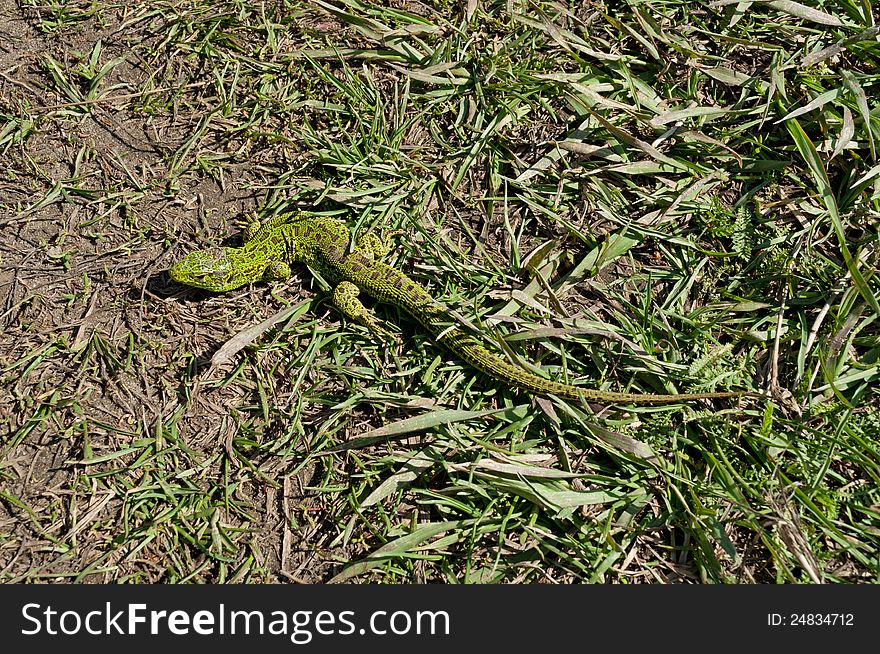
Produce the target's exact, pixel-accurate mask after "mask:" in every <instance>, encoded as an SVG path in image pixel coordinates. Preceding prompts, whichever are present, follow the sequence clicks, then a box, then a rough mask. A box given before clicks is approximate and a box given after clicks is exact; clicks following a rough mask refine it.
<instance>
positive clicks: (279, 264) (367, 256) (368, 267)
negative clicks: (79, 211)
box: [169, 213, 762, 404]
mask: <svg viewBox="0 0 880 654" xmlns="http://www.w3.org/2000/svg"><path fill="white" fill-rule="evenodd" d="M399 233H401V232H400V231H393V232H389V233H385V234H380V233H378V232H376V231H375V230H366V231H364V232H362V233H361V234H360V235H358V237H357V238H356V239H355V240H354V242H353V243H352V236H351V231H350V230H349V228H348V226H347V225H346V224H345V223H344V222H342V221H340V220H338V219H336V218H332V217H328V216H320V215H308V214H291V213H288V214H281V215H279V216H277V217H275V218H274V219H272V220H270V221H269V222H267V223H266V224H264V225H260V223H259V222H258V221H256V220H254V221H251V222H248V223H246V224H245V226H244V243H243V245H242V246H241V247H237V248H236V247H211V248H207V249H203V250H196V251H194V252H191V253H190V254H188V255H186V256H185V257H184V258H182V259H180V260H179V261H177V262H176V263H175V264H174V265H172V267H171V269H170V270H169V274H170V276H171V278H172V279H173V280H175V281H176V282H179V283H181V284H185V285H187V286H192V287H195V288H200V289H203V290H207V291H213V292H218V293H223V292H226V291H231V290H233V289H236V288H240V287H242V286H245V285H248V284H253V283H256V282H261V281H267V282H268V281H277V280H285V279H288V278H289V277H290V276H291V275H292V270H291V265H293V264H295V263H304V264H306V265H308V266H310V267H312V268H313V269H314V270H315V271H317V272H318V273H320V274H321V275H322V276H323V277H324V278H325V279H327V281H328V282H330V283H331V284H333V285H334V288H333V298H332V299H333V303H334V304H335V305H336V307H337V308H338V309H339V310H340V311H341V312H342V313H343V314H344V315H345V316H346V317H348V318H349V319H351V320H353V321H355V322H357V323H359V324H361V325H363V326H365V327H366V328H367V329H368V330H370V331H371V332H372V333H374V334H375V335H377V336H379V337H381V338H392V339H393V338H394V337H393V336H392V335H391V333H390V332H388V330H386V329H385V328H384V327H383V326H382V325H381V323H380V322H379V320H378V318H377V317H376V316H375V315H374V313H373V312H371V311H370V310H369V309H367V308H366V307H365V306H364V305H363V303H362V302H361V301H360V299H359V297H358V296H359V295H360V294H361V293H362V292H363V293H366V294H367V295H369V296H371V297H372V298H374V299H375V300H379V301H380V302H387V303H391V304H393V305H396V306H398V307H400V308H402V309H403V310H404V311H406V312H407V313H408V314H409V315H410V316H412V317H413V318H414V319H415V320H417V321H418V322H419V323H421V325H422V326H423V327H424V328H425V329H426V330H427V331H428V332H429V333H430V334H431V335H432V336H433V337H434V339H435V340H437V341H438V342H439V343H441V344H443V345H444V346H446V347H447V348H448V349H449V350H450V351H451V352H453V353H454V354H456V355H457V356H459V357H461V358H462V359H463V360H464V361H466V362H468V363H469V364H470V365H472V366H474V367H475V368H477V369H478V370H481V371H482V372H484V373H486V374H488V375H489V376H491V377H493V378H495V379H497V380H500V381H502V382H504V383H506V384H508V385H510V386H514V387H517V388H520V389H524V390H526V391H531V392H532V393H535V394H539V395H545V396H546V395H549V396H556V397H559V398H563V399H567V400H579V401H581V402H595V403H600V404H674V403H680V402H691V401H696V400H709V399H723V398H738V397H743V396H752V397H762V395H761V394H760V393H755V392H753V391H731V392H713V393H684V394H649V393H646V394H642V393H624V392H615V391H604V390H599V389H593V388H584V387H580V386H574V385H572V384H566V383H562V382H558V381H553V380H551V379H546V378H544V377H541V376H539V375H537V374H534V373H532V372H530V371H528V370H526V369H525V368H523V367H521V366H518V365H515V364H512V363H509V362H508V361H505V360H504V359H502V358H501V357H499V356H498V355H496V354H494V353H492V352H491V351H490V350H488V349H487V348H486V347H484V346H483V345H482V344H481V343H480V342H479V341H478V340H477V339H476V338H475V337H473V336H471V335H470V334H468V333H467V332H465V331H464V329H462V327H463V325H462V324H461V323H460V322H459V321H458V320H456V319H455V318H454V317H453V315H452V313H451V312H450V311H449V310H448V309H446V307H444V306H443V305H442V304H440V303H439V302H437V301H436V300H434V298H433V297H431V295H430V293H428V291H427V290H426V289H425V288H423V287H422V286H420V285H419V284H418V283H417V282H415V281H413V280H412V279H410V278H409V277H408V276H407V275H406V274H405V273H403V272H401V271H399V270H397V269H395V268H393V267H391V266H389V265H388V264H386V263H384V262H382V261H381V260H380V259H381V258H382V257H384V256H386V255H387V254H388V253H389V252H390V251H391V245H390V239H391V237H392V236H394V235H396V234H399ZM352 245H353V247H352ZM349 250H351V251H349Z"/></svg>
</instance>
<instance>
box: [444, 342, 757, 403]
mask: <svg viewBox="0 0 880 654" xmlns="http://www.w3.org/2000/svg"><path fill="white" fill-rule="evenodd" d="M440 341H441V342H444V344H445V345H447V347H449V348H450V349H451V350H452V351H453V352H456V353H457V354H458V355H459V356H461V357H462V358H463V359H464V360H465V361H467V362H468V363H470V364H471V365H472V366H474V367H475V368H478V369H479V370H482V371H483V372H485V373H487V374H488V375H490V376H492V377H496V378H498V379H501V380H503V381H505V382H507V383H508V384H511V385H513V386H517V387H518V388H521V389H524V390H527V391H531V392H533V393H537V394H539V395H555V396H557V397H561V398H564V399H568V400H578V401H584V402H598V403H603V404H673V403H676V402H693V401H696V400H717V399H729V398H734V397H743V396H758V397H760V395H759V394H758V393H753V392H751V391H732V392H720V393H682V394H669V395H666V394H659V395H655V394H650V393H646V394H642V393H617V392H614V391H601V390H598V389H594V388H582V387H580V386H572V385H571V384H563V383H561V382H556V381H553V380H550V379H544V378H543V377H539V376H538V375H535V374H533V373H531V372H529V371H528V370H525V369H524V368H520V367H519V366H516V365H513V364H511V363H508V362H506V361H504V360H503V359H501V358H500V357H498V356H497V355H495V354H493V353H492V352H490V351H489V350H487V349H486V348H485V347H483V346H482V345H480V344H479V343H476V342H474V341H471V340H470V339H468V338H467V337H462V336H461V335H460V334H458V335H454V336H453V335H450V336H448V337H440ZM450 341H451V342H450Z"/></svg>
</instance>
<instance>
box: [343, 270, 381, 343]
mask: <svg viewBox="0 0 880 654" xmlns="http://www.w3.org/2000/svg"><path fill="white" fill-rule="evenodd" d="M359 293H360V289H359V288H358V287H357V286H355V285H354V284H353V283H351V282H339V284H337V285H336V288H334V289H333V304H335V305H336V306H337V307H338V308H339V310H340V311H342V313H343V314H345V315H346V317H348V318H350V319H351V320H354V321H355V322H356V323H359V324H361V325H363V326H364V327H366V328H367V329H369V330H370V331H371V332H373V333H374V334H375V335H376V336H379V337H380V338H382V339H384V340H390V341H393V340H395V337H394V334H392V333H391V332H389V331H388V330H387V329H385V328H384V327H382V325H381V324H379V319H378V318H376V316H375V315H374V314H373V313H372V312H371V311H370V310H369V309H367V307H365V306H364V305H363V304H362V303H361V301H360V300H359V299H358V294H359Z"/></svg>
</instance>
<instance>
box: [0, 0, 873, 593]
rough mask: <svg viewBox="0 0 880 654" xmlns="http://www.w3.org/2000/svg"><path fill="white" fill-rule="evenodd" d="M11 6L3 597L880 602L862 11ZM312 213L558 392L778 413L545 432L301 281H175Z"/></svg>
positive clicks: (2, 108)
mask: <svg viewBox="0 0 880 654" xmlns="http://www.w3.org/2000/svg"><path fill="white" fill-rule="evenodd" d="M21 4H22V6H23V8H22V9H21V15H20V16H17V17H15V19H10V25H11V27H10V29H12V28H13V27H14V30H13V31H11V32H10V33H12V34H15V35H17V38H18V40H16V39H12V40H11V41H10V50H12V52H13V54H15V53H18V54H17V58H15V59H13V60H11V63H8V64H7V65H5V66H3V68H2V70H5V71H7V72H6V73H4V75H3V78H0V84H2V88H3V95H2V98H0V99H2V104H0V147H2V148H3V151H4V155H5V156H4V161H5V166H4V171H3V178H2V188H3V189H4V191H3V195H2V202H3V205H4V209H5V210H4V212H3V214H2V216H3V217H0V224H2V225H3V229H4V233H5V237H4V239H2V242H0V261H2V266H0V288H2V289H3V296H5V297H6V300H5V302H4V304H3V306H2V307H0V320H2V326H3V330H2V335H0V385H2V390H0V425H2V431H0V433H2V439H3V440H2V445H0V453H2V455H0V456H2V458H0V507H2V510H0V580H2V581H6V582H10V581H49V580H67V581H90V582H94V581H108V582H109V581H112V582H125V583H128V582H147V581H161V582H194V583H196V582H197V583H206V582H234V581H235V582H265V581H285V580H291V581H311V582H316V581H330V580H334V581H343V580H345V581H353V582H358V583H363V582H385V583H391V582H422V581H430V582H449V583H472V582H513V583H519V582H535V583H569V582H614V583H656V582H695V583H701V582H702V583H719V582H722V583H723V582H746V583H752V582H754V583H775V582H784V583H788V582H794V583H798V582H810V581H814V582H815V581H825V582H844V583H861V582H876V581H878V580H880V563H878V554H877V552H878V550H880V490H878V488H880V445H878V437H880V411H878V393H877V390H876V389H877V386H878V379H880V363H878V358H880V332H878V328H877V317H878V313H880V307H878V297H880V285H878V280H877V274H876V270H877V258H878V225H880V221H878V216H880V204H878V200H880V163H878V159H877V145H878V143H877V137H878V135H880V113H878V111H880V110H878V106H877V104H876V102H875V101H874V100H873V98H874V96H875V92H874V91H875V87H876V85H877V84H878V83H880V74H878V72H877V71H878V70H880V66H878V63H880V43H878V38H877V37H878V30H877V29H876V28H873V27H872V24H873V20H874V19H873V18H872V17H871V16H872V12H873V13H874V14H876V10H875V9H874V7H873V6H872V4H871V2H870V0H859V1H855V0H852V1H848V0H835V1H831V0H829V1H823V0H814V1H811V2H810V6H809V7H807V6H806V5H805V4H798V3H791V2H753V3H748V2H743V3H735V2H730V3H725V2H718V3H703V2H698V3H695V2H689V3H686V2H680V1H678V0H667V1H663V2H661V1H656V0H646V1H641V2H604V3H602V2H596V3H571V4H567V3H551V2H521V1H515V2H480V3H475V7H474V9H473V11H472V12H471V13H467V11H468V10H466V7H467V6H468V4H469V3H451V2H426V3H419V4H413V5H410V4H408V3H395V4H398V5H400V7H399V8H390V7H385V6H382V4H380V3H362V2H355V1H353V0H335V1H334V2H323V1H318V0H315V1H313V2H284V3H269V4H266V3H262V4H261V3H253V2H233V1H216V0H212V1H211V2H207V1H203V0H194V1H191V2H171V1H169V2H149V3H147V2H137V3H134V5H131V4H128V5H122V4H120V5H114V4H111V3H103V2H82V3H75V2H74V3H69V2H64V3H61V2H57V3H53V2H48V3H47V2H40V3H36V2H32V3H31V2H26V3H21ZM413 12H416V13H413ZM7 31H8V30H7ZM29 53H30V54H29ZM34 53H36V54H34ZM13 64H15V65H13ZM293 209H305V210H318V211H322V212H325V213H330V214H332V215H336V216H338V217H339V218H341V219H343V220H345V221H346V222H347V223H348V224H349V225H350V226H351V227H352V228H353V229H356V230H360V229H366V228H369V227H378V228H389V229H390V228H399V229H402V230H404V231H405V236H403V237H402V238H400V239H399V246H398V247H397V248H396V249H395V251H394V252H393V254H392V255H391V256H390V257H389V262H390V263H392V264H393V265H395V266H396V267H399V268H400V269H402V270H405V271H406V272H407V273H408V274H409V275H411V276H412V278H413V279H416V280H417V281H419V282H420V283H421V284H423V285H424V286H425V287H427V288H429V289H430V291H431V293H432V294H433V295H434V297H436V298H437V299H438V300H440V301H441V302H443V303H444V304H445V305H447V306H448V307H450V308H451V309H452V310H454V311H455V312H457V314H458V315H460V316H461V317H462V319H463V320H465V321H467V322H468V323H469V324H471V325H473V326H475V327H476V328H477V329H479V330H480V331H482V332H484V333H485V334H486V335H487V338H488V339H489V341H490V343H491V344H492V345H493V346H494V347H495V348H496V349H497V351H498V352H499V353H501V354H502V355H503V356H507V357H511V358H512V359H513V360H516V361H519V362H520V363H521V364H522V365H524V366H527V367H533V369H535V370H538V371H541V374H547V375H550V376H552V377H553V378H555V379H560V380H569V381H571V380H586V381H588V382H589V383H590V384H592V385H594V386H596V387H601V388H603V389H607V390H627V391H632V392H659V393H670V392H701V391H724V390H745V389H765V390H767V391H769V392H770V393H771V394H772V395H773V400H772V401H754V400H743V401H741V402H739V403H737V402H716V403H711V404H710V403H698V404H694V405H690V406H687V405H675V406H669V407H643V408H638V409H633V408H627V407H592V409H590V408H588V407H582V406H578V405H576V404H575V403H565V402H562V401H557V400H552V399H548V398H531V397H529V396H528V395H527V394H525V393H523V392H519V391H516V390H514V389H509V388H506V387H504V386H503V385H501V384H499V383H496V382H494V381H493V380H491V379H488V378H487V377H485V376H484V375H482V374H480V373H478V372H476V371H475V370H473V369H472V368H470V367H469V366H468V365H467V364H465V363H464V362H462V361H460V360H458V359H457V358H456V357H455V356H453V355H451V354H450V353H449V352H447V351H445V350H444V349H443V348H442V347H440V346H438V345H437V344H435V343H434V342H433V341H432V340H431V339H430V338H429V337H428V335H427V334H426V333H425V332H424V331H423V330H422V329H421V328H420V327H419V326H418V324H417V323H416V322H415V321H414V320H412V319H411V318H409V317H408V316H406V315H405V314H404V313H403V312H401V311H399V310H398V309H396V308H395V307H392V306H385V305H380V306H377V307H376V311H377V313H378V314H379V316H380V318H381V319H382V320H383V322H384V323H385V324H386V325H387V326H388V328H389V329H391V330H394V331H397V332H399V337H400V338H399V342H398V343H397V344H396V345H394V346H392V347H389V346H388V344H385V343H380V342H376V341H375V340H374V339H373V338H372V337H371V336H370V334H369V333H368V332H366V331H365V330H364V329H362V328H360V327H358V326H356V325H352V324H350V323H348V322H346V321H345V320H344V319H342V317H341V316H340V315H339V314H338V312H336V311H335V309H333V308H332V306H331V304H330V302H329V293H328V291H329V290H330V288H329V286H328V285H327V283H326V282H325V281H324V280H321V279H320V278H315V277H313V276H312V275H311V274H310V273H309V272H308V271H307V270H305V269H299V270H297V273H296V275H295V276H294V278H293V279H292V280H291V281H290V282H289V283H284V284H280V285H277V286H275V287H269V286H267V285H258V286H255V287H253V288H248V289H240V290H239V291H235V292H232V293H229V294H224V295H211V294H205V293H200V292H195V291H190V290H187V289H183V288H181V287H179V286H177V285H176V284H174V283H173V282H171V281H170V280H169V279H168V278H167V276H166V275H165V272H164V271H165V270H167V268H168V267H169V266H170V265H171V263H173V262H174V261H175V260H176V259H177V258H179V257H181V256H182V255H183V254H185V253H186V252H189V251H190V250H192V249H194V248H196V247H200V246H205V245H208V244H216V243H219V242H227V243H233V244H234V243H236V242H237V241H236V239H237V235H236V226H235V223H236V221H237V220H239V219H240V218H242V217H243V214H245V213H247V212H250V211H257V212H258V213H259V214H260V215H261V216H262V217H264V218H268V217H269V216H272V215H274V214H276V213H278V212H282V211H289V210H293ZM282 312H283V313H282ZM272 316H274V321H273V323H274V324H272V325H271V326H269V327H268V328H266V329H264V330H261V331H262V333H261V334H260V335H259V336H258V337H257V338H255V339H254V340H252V341H251V342H249V343H248V344H246V345H244V346H242V347H240V348H237V350H238V351H236V352H235V353H234V354H233V355H232V356H231V357H230V358H229V360H228V361H227V362H226V363H217V364H216V365H212V363H211V358H212V356H213V355H214V354H215V353H216V352H217V351H218V350H219V349H220V348H221V347H222V346H223V345H224V343H227V342H228V341H229V340H230V339H231V338H233V336H235V335H236V334H239V333H241V332H243V331H245V330H247V329H248V328H252V327H253V326H254V325H257V324H258V323H261V322H262V321H264V320H265V319H267V318H269V317H272Z"/></svg>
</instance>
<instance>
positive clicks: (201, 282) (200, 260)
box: [168, 248, 261, 293]
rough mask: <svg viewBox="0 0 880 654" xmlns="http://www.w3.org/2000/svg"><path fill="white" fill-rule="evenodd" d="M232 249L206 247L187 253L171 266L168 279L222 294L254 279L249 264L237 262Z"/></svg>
mask: <svg viewBox="0 0 880 654" xmlns="http://www.w3.org/2000/svg"><path fill="white" fill-rule="evenodd" d="M239 259H240V257H238V256H237V250H235V249H233V248H208V249H207V250H197V251H195V252H190V253H189V254H188V255H186V256H185V257H184V258H183V259H181V260H180V261H178V262H177V263H175V264H174V265H173V266H171V270H169V271H168V274H169V275H171V279H173V280H174V281H176V282H180V283H181V284H186V285H187V286H194V287H195V288H202V289H205V290H206V291H214V292H215V293H223V292H225V291H231V290H232V289H235V288H238V287H239V286H244V285H245V284H250V283H252V282H255V281H258V280H259V279H260V277H261V275H260V274H259V273H257V272H256V271H255V270H254V268H253V266H250V265H247V262H245V261H240V260H239Z"/></svg>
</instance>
